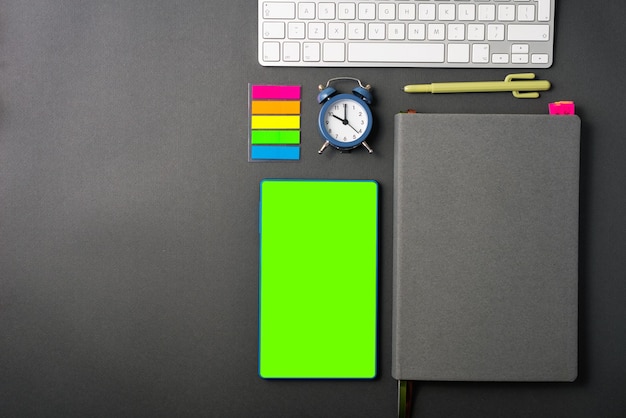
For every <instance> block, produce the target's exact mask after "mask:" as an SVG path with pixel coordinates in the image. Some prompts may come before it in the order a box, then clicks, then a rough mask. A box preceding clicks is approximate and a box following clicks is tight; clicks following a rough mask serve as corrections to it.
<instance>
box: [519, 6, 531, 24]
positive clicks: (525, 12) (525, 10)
mask: <svg viewBox="0 0 626 418" xmlns="http://www.w3.org/2000/svg"><path fill="white" fill-rule="evenodd" d="M517 20H519V21H520V22H532V21H533V20H535V5H534V4H525V5H520V6H517Z"/></svg>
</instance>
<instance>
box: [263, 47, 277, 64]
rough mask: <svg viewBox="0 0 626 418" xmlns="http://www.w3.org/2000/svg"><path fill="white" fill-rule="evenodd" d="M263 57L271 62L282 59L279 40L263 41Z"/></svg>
mask: <svg viewBox="0 0 626 418" xmlns="http://www.w3.org/2000/svg"><path fill="white" fill-rule="evenodd" d="M263 59H264V60H265V61H269V62H276V61H280V44H279V43H278V42H263Z"/></svg>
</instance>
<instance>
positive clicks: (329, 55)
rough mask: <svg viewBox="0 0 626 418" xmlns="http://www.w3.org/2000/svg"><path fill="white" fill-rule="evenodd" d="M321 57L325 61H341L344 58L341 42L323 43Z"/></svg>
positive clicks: (343, 48)
mask: <svg viewBox="0 0 626 418" xmlns="http://www.w3.org/2000/svg"><path fill="white" fill-rule="evenodd" d="M323 51H324V53H323V58H324V61H326V62H343V61H344V60H345V59H346V54H345V47H344V44H343V43H339V42H327V43H325V44H324V49H323Z"/></svg>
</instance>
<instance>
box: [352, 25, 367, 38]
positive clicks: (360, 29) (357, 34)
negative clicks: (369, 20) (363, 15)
mask: <svg viewBox="0 0 626 418" xmlns="http://www.w3.org/2000/svg"><path fill="white" fill-rule="evenodd" d="M348 39H354V40H360V39H365V23H348Z"/></svg>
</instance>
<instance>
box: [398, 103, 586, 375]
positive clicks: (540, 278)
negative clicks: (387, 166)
mask: <svg viewBox="0 0 626 418" xmlns="http://www.w3.org/2000/svg"><path fill="white" fill-rule="evenodd" d="M579 160H580V119H579V118H578V117H577V116H549V115H466V114H398V115H396V116H395V166H394V265H393V269H394V270H393V279H394V283H393V287H394V288H393V292H394V293H393V300H394V307H393V336H392V345H393V352H392V375H393V377H394V378H396V379H398V380H445V381H572V380H574V379H575V378H576V376H577V373H578V362H577V357H578V342H577V340H578V206H579V205H578V201H579V166H580V163H579Z"/></svg>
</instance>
